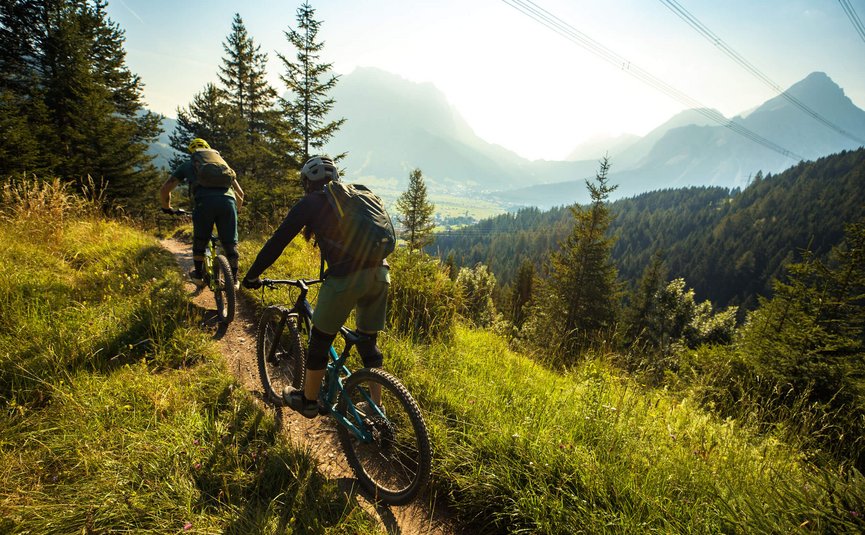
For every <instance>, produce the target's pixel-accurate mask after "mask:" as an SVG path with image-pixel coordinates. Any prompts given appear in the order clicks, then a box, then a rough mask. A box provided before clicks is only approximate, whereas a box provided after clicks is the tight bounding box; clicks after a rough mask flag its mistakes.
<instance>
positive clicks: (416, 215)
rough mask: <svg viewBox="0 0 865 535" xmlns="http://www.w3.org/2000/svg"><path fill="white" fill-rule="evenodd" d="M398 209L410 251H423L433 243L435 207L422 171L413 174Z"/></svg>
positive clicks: (415, 171) (400, 198)
mask: <svg viewBox="0 0 865 535" xmlns="http://www.w3.org/2000/svg"><path fill="white" fill-rule="evenodd" d="M396 209H397V211H398V212H399V214H400V215H398V216H397V220H398V221H399V222H400V224H401V225H402V227H403V232H402V234H403V238H404V239H405V240H406V241H407V242H408V248H409V251H415V250H421V249H423V248H424V247H425V246H427V245H429V244H430V243H432V231H433V228H434V227H435V223H434V222H433V212H435V205H433V204H432V203H431V202H429V201H428V200H427V193H426V184H424V180H423V173H421V170H420V169H415V170H414V171H412V172H411V175H410V176H409V182H408V189H406V190H405V191H404V192H403V194H402V195H400V197H399V199H397V201H396Z"/></svg>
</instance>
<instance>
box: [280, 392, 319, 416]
mask: <svg viewBox="0 0 865 535" xmlns="http://www.w3.org/2000/svg"><path fill="white" fill-rule="evenodd" d="M282 399H284V400H285V403H286V405H288V406H289V407H291V408H292V409H294V410H296V411H297V412H299V413H300V414H302V415H303V416H304V417H305V418H315V417H316V416H318V401H310V400H308V399H306V398H305V397H304V396H303V390H298V389H296V388H292V387H290V386H287V387H285V388H284V389H283V390H282Z"/></svg>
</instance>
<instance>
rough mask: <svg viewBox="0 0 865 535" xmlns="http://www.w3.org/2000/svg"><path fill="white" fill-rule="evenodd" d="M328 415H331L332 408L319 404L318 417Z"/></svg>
mask: <svg viewBox="0 0 865 535" xmlns="http://www.w3.org/2000/svg"><path fill="white" fill-rule="evenodd" d="M328 414H330V407H329V406H327V405H324V404H323V403H319V404H318V415H319V416H327V415H328Z"/></svg>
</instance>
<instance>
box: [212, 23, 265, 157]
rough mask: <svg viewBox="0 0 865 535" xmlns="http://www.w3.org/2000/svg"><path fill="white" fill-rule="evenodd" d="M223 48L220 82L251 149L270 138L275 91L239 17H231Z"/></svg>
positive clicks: (259, 48) (260, 55)
mask: <svg viewBox="0 0 865 535" xmlns="http://www.w3.org/2000/svg"><path fill="white" fill-rule="evenodd" d="M222 48H223V50H224V51H225V56H224V57H223V58H222V66H220V68H219V81H220V82H221V83H222V85H223V87H224V88H225V94H226V97H227V99H228V102H229V104H231V106H232V107H233V108H234V110H235V111H236V112H237V114H238V115H239V116H240V118H241V119H242V120H243V124H244V127H245V130H246V141H247V142H248V143H249V144H250V145H253V146H254V145H256V144H258V143H260V142H261V141H262V139H263V138H265V137H267V136H268V135H269V133H270V132H271V130H272V129H273V121H274V119H275V116H274V115H275V114H274V110H273V104H274V101H275V99H276V90H275V89H274V88H273V87H271V86H270V84H269V83H268V82H267V55H266V54H264V53H262V52H261V46H259V45H256V44H255V41H253V39H252V37H250V36H249V33H248V32H247V30H246V26H245V25H244V24H243V19H241V18H240V14H235V15H234V20H233V21H232V24H231V33H230V34H229V36H228V37H227V38H226V41H225V42H224V43H223V45H222Z"/></svg>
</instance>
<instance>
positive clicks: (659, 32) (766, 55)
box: [108, 0, 865, 159]
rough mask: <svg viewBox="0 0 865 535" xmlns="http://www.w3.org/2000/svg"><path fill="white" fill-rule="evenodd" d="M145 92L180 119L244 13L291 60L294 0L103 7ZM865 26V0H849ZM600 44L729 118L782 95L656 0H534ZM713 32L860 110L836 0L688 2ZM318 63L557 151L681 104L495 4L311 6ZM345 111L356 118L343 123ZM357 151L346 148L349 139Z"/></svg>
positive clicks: (149, 1)
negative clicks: (421, 90) (820, 80)
mask: <svg viewBox="0 0 865 535" xmlns="http://www.w3.org/2000/svg"><path fill="white" fill-rule="evenodd" d="M109 1H110V3H109V8H108V11H109V15H110V17H111V18H112V20H114V21H115V22H117V23H119V24H120V26H121V27H122V28H123V29H125V31H126V50H127V65H128V66H129V68H130V69H131V70H132V71H133V72H135V73H136V74H138V75H139V76H141V78H142V80H143V82H144V84H145V90H144V91H145V101H146V103H147V105H148V106H149V107H150V108H151V109H153V110H154V111H157V112H159V113H163V114H165V115H168V116H172V117H174V116H176V109H177V107H178V106H184V107H185V106H187V105H188V104H189V102H190V101H191V100H192V97H193V95H194V94H195V93H197V92H199V91H201V90H202V89H203V87H204V85H205V84H206V83H208V82H216V81H217V78H216V73H217V70H218V67H219V66H220V65H221V62H222V57H223V55H224V52H223V48H222V43H223V42H224V41H225V39H226V37H227V36H228V34H229V33H230V31H231V22H232V18H233V17H234V14H235V13H239V14H240V16H241V17H242V18H243V21H244V24H245V25H246V28H247V30H248V31H249V33H250V35H251V36H252V38H253V39H254V40H255V42H256V43H257V44H259V45H261V50H262V51H263V52H266V53H268V54H269V55H270V56H271V62H270V66H269V73H268V74H269V77H270V79H271V81H272V83H273V85H274V87H275V88H276V89H277V91H278V92H280V93H282V92H283V91H284V87H283V85H282V83H281V82H280V81H279V79H278V75H279V74H280V73H281V72H282V67H281V65H280V64H279V62H278V60H277V59H276V55H275V52H277V51H278V52H280V53H282V54H284V55H287V56H289V57H293V55H294V51H293V50H292V49H291V48H290V47H289V45H288V42H287V40H286V39H285V36H284V33H283V32H284V31H285V30H287V29H288V28H289V27H296V10H297V7H298V6H299V5H300V4H301V2H300V1H296V2H286V1H284V0H282V1H277V0H245V1H243V2H238V1H229V0H210V1H208V2H201V1H196V0H187V1H181V2H178V1H176V0H109ZM850 2H851V4H852V5H853V7H854V9H855V10H856V13H857V14H858V16H859V17H860V19H861V20H863V21H865V0H850ZM535 3H536V5H538V6H540V7H542V8H544V9H545V10H547V11H548V12H550V13H552V14H553V15H555V16H557V17H558V18H559V19H561V20H562V21H564V22H566V23H567V24H569V25H570V26H572V27H573V28H575V29H576V30H578V31H579V32H581V34H582V35H584V36H587V37H588V38H589V39H591V40H592V41H593V42H594V43H597V44H600V45H601V46H602V47H604V48H605V49H607V50H609V51H611V52H613V53H614V54H615V55H616V57H620V58H624V59H626V60H627V61H629V62H630V64H631V65H632V66H636V67H639V68H640V69H642V71H645V72H647V73H649V74H650V75H651V76H652V77H654V78H655V79H658V80H660V81H662V82H663V83H665V84H667V85H668V86H670V87H672V88H674V89H675V90H677V91H679V92H681V93H683V94H685V95H687V96H688V97H690V98H691V99H693V100H695V101H697V102H699V103H701V104H703V105H705V106H707V107H711V108H715V109H717V110H718V111H720V112H721V113H723V114H724V115H726V116H728V117H729V116H732V115H735V114H738V113H740V112H742V111H745V110H748V109H750V108H752V107H754V106H757V105H759V104H761V103H762V102H764V101H766V100H768V99H769V98H771V97H773V96H775V95H776V93H775V92H774V91H773V90H772V89H770V88H769V87H767V86H766V85H765V83H764V82H761V81H760V80H758V79H757V78H755V77H754V76H753V75H752V74H749V73H748V72H747V71H745V70H744V69H742V68H741V67H740V66H739V65H737V64H736V63H734V62H733V61H732V60H731V59H730V58H729V57H728V56H727V55H725V54H724V53H723V52H722V51H721V50H719V49H718V48H717V47H716V46H714V45H713V44H712V43H710V42H709V41H707V40H706V39H705V38H704V37H702V36H701V35H699V34H698V33H697V32H696V31H695V30H694V29H692V28H691V27H690V26H688V25H687V24H686V23H685V22H683V21H682V20H681V19H680V18H679V17H677V16H676V15H675V14H674V13H673V12H672V11H671V10H670V9H669V8H668V7H666V6H665V5H664V4H663V3H662V2H661V1H660V0H593V1H587V0H586V1H580V0H569V1H566V0H536V1H535ZM678 3H679V5H681V6H683V7H684V8H685V9H687V10H688V11H689V12H690V14H691V15H693V16H694V17H696V18H697V19H698V20H699V21H700V22H701V23H702V24H703V25H704V27H706V28H708V29H709V30H710V31H711V32H712V33H714V34H715V35H716V36H718V37H720V38H721V39H722V40H723V43H724V44H726V45H727V46H728V47H729V48H731V49H733V50H735V51H736V52H737V53H738V54H739V55H740V56H741V57H744V58H745V59H746V60H747V61H748V62H750V63H751V64H752V65H753V66H755V67H756V68H757V69H759V70H760V71H761V72H762V73H763V74H765V75H766V76H767V77H768V78H769V79H771V80H772V81H774V82H775V83H776V84H778V85H779V86H781V87H783V88H787V87H788V86H790V85H792V84H793V83H795V82H797V81H799V80H801V79H802V78H804V77H805V76H807V75H808V74H809V73H811V72H813V71H823V72H826V73H827V74H828V75H829V76H830V77H831V78H832V79H833V80H834V81H835V82H836V83H837V84H838V85H840V86H841V87H842V88H843V89H844V90H845V92H846V93H847V96H849V97H850V98H851V99H852V100H853V102H854V103H855V104H856V105H857V106H859V107H860V108H865V41H863V40H862V38H861V37H860V36H859V34H858V33H857V32H856V30H855V28H854V26H853V24H852V23H851V22H850V20H849V19H848V17H847V15H846V14H845V12H844V10H843V8H842V7H841V5H840V3H839V2H837V1H834V0H819V1H818V0H811V1H806V0H679V2H678ZM311 5H312V7H313V8H315V10H316V19H317V20H320V21H323V22H322V28H321V31H320V33H319V38H320V40H324V41H325V48H324V51H323V58H322V59H323V60H324V61H326V62H331V63H333V68H334V70H335V71H336V72H337V73H340V74H348V73H350V72H351V71H352V70H354V69H355V68H356V67H359V66H361V67H378V68H381V69H383V70H386V71H389V72H392V73H395V74H398V75H400V76H402V77H403V78H406V79H408V80H412V81H415V82H431V83H433V84H434V85H435V86H436V87H438V88H439V89H440V90H441V91H442V92H443V93H444V94H445V95H446V96H447V98H448V100H449V101H450V102H451V104H452V105H453V106H454V107H455V108H456V109H457V110H458V111H459V113H460V114H461V115H462V116H463V117H465V119H466V120H467V121H468V123H469V125H471V126H472V128H473V129H474V130H475V132H476V133H477V134H478V135H479V136H480V137H482V138H483V139H485V140H487V141H490V142H492V143H498V144H500V145H502V146H504V147H507V148H508V149H511V150H513V151H515V152H517V153H518V154H520V155H522V156H525V157H528V158H532V159H537V158H545V159H562V158H564V157H565V156H566V155H567V154H568V153H569V152H570V151H571V150H572V149H573V148H574V147H575V146H577V145H578V144H579V143H580V142H582V141H585V140H588V139H590V138H592V137H593V136H599V135H617V134H621V133H632V134H638V135H644V134H646V133H647V132H648V131H650V130H651V129H652V128H654V127H655V126H658V125H659V124H661V123H662V122H664V121H665V120H667V119H668V118H670V117H671V116H672V115H674V114H675V113H677V112H678V111H681V110H682V109H685V108H687V107H688V106H686V105H685V104H683V103H682V102H680V101H679V100H676V99H674V98H672V97H670V96H668V95H666V94H664V93H662V92H660V91H658V90H657V89H654V88H653V87H651V86H649V85H647V84H645V83H643V82H641V81H639V80H638V79H636V78H635V77H633V76H632V75H630V74H628V72H627V71H626V70H625V69H623V68H622V67H623V66H621V65H612V64H611V63H610V62H608V61H606V60H604V59H601V58H600V57H598V56H597V55H596V54H594V53H592V52H590V51H588V50H587V49H586V48H584V47H582V46H580V45H578V44H576V43H574V42H573V41H571V40H568V39H567V38H565V37H563V36H562V35H559V34H558V33H556V32H554V31H552V30H550V29H548V28H546V27H544V26H542V25H541V24H540V23H538V22H537V21H535V20H533V19H531V18H529V17H528V16H526V15H525V14H523V13H522V12H520V11H518V10H517V9H515V8H514V7H512V6H511V5H509V4H508V3H506V2H504V1H501V0H362V1H361V0H326V1H317V2H316V1H313V2H311ZM348 119H349V120H351V118H350V117H348ZM348 149H350V148H348Z"/></svg>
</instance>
